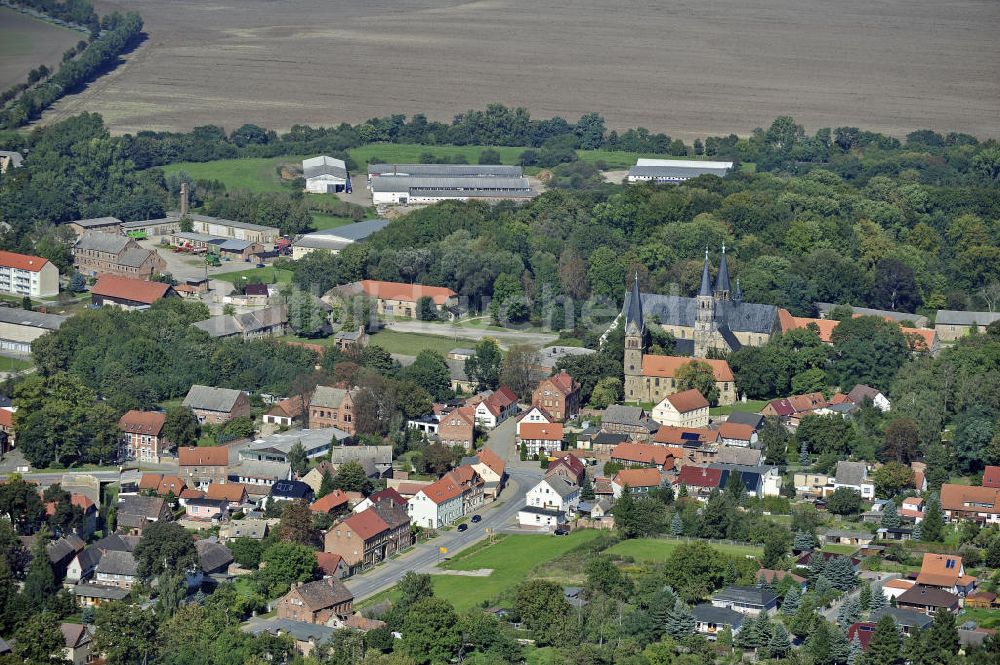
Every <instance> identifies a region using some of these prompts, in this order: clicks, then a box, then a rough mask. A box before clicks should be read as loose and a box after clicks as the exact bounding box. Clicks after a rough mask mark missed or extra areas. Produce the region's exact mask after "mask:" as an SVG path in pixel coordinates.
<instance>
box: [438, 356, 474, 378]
mask: <svg viewBox="0 0 1000 665" xmlns="http://www.w3.org/2000/svg"><path fill="white" fill-rule="evenodd" d="M444 362H445V364H446V365H448V373H449V374H450V375H451V380H452V381H469V380H470V379H469V375H468V374H467V373H466V372H465V361H464V360H452V359H451V358H446V359H445V361H444Z"/></svg>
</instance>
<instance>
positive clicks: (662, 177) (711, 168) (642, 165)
mask: <svg viewBox="0 0 1000 665" xmlns="http://www.w3.org/2000/svg"><path fill="white" fill-rule="evenodd" d="M732 168H733V163H732V162H709V161H703V160H699V159H646V158H641V159H639V160H638V161H636V163H635V166H633V167H632V168H630V169H629V170H628V181H629V182H662V183H678V182H684V181H685V180H690V179H691V178H697V177H698V176H700V175H715V176H719V177H720V178H722V177H724V176H725V175H726V174H727V173H729V171H730V170H731V169H732Z"/></svg>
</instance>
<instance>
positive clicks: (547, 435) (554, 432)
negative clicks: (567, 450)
mask: <svg viewBox="0 0 1000 665" xmlns="http://www.w3.org/2000/svg"><path fill="white" fill-rule="evenodd" d="M562 438H563V426H562V425H561V424H560V423H521V440H522V441H562Z"/></svg>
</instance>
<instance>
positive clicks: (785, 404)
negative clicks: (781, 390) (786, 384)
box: [767, 398, 795, 416]
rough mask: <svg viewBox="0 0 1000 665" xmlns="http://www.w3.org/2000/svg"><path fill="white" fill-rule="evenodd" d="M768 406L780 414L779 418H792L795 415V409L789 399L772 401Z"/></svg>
mask: <svg viewBox="0 0 1000 665" xmlns="http://www.w3.org/2000/svg"><path fill="white" fill-rule="evenodd" d="M767 406H769V407H771V409H772V410H773V411H774V412H775V413H776V414H778V415H779V416H790V415H792V414H793V413H795V407H794V406H792V403H791V402H789V401H788V400H787V399H784V398H782V399H772V400H771V401H770V402H768V403H767Z"/></svg>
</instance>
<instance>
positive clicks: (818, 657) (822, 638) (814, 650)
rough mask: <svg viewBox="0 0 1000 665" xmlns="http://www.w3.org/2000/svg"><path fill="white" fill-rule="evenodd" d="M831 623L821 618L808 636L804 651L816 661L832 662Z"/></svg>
mask: <svg viewBox="0 0 1000 665" xmlns="http://www.w3.org/2000/svg"><path fill="white" fill-rule="evenodd" d="M830 642H831V637H830V624H829V623H827V622H826V621H824V620H823V619H819V620H818V621H816V626H815V628H813V630H812V631H811V632H810V633H809V637H807V638H806V642H805V646H804V647H803V648H804V651H805V652H806V653H807V654H809V655H810V656H812V660H813V662H814V663H830V662H832V661H831V659H830V646H831V644H830Z"/></svg>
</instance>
